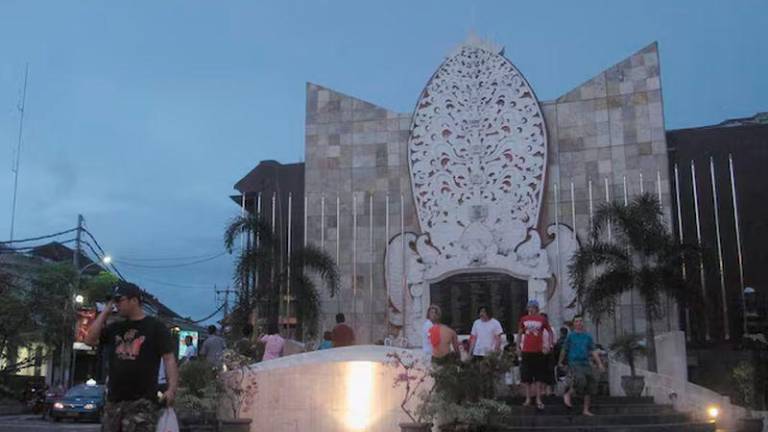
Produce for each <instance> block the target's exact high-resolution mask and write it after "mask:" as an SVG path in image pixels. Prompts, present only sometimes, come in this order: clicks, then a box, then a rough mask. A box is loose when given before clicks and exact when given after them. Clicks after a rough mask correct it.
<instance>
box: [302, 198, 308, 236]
mask: <svg viewBox="0 0 768 432" xmlns="http://www.w3.org/2000/svg"><path fill="white" fill-rule="evenodd" d="M307 198H308V197H307V196H306V195H304V243H303V245H304V247H307Z"/></svg>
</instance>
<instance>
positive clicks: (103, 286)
mask: <svg viewBox="0 0 768 432" xmlns="http://www.w3.org/2000/svg"><path fill="white" fill-rule="evenodd" d="M119 280H120V279H119V278H118V277H117V276H115V275H114V274H112V273H110V272H108V271H102V272H100V273H99V274H97V275H96V276H91V277H88V278H82V279H81V280H80V292H79V293H78V294H82V295H83V298H84V299H85V304H86V305H89V306H93V305H94V304H95V303H97V302H104V301H105V300H106V298H107V296H108V295H109V294H110V293H111V292H112V288H113V287H114V286H115V285H116V284H117V282H118V281H119Z"/></svg>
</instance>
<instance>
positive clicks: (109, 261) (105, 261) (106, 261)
mask: <svg viewBox="0 0 768 432" xmlns="http://www.w3.org/2000/svg"><path fill="white" fill-rule="evenodd" d="M101 262H103V263H104V264H109V263H111V262H112V257H111V256H109V255H107V256H105V257H104V258H102V259H101Z"/></svg>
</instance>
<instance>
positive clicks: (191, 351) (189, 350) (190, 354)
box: [181, 336, 197, 362]
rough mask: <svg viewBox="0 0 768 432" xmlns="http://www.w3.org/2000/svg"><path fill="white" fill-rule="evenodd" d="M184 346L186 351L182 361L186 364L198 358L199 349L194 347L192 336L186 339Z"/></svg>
mask: <svg viewBox="0 0 768 432" xmlns="http://www.w3.org/2000/svg"><path fill="white" fill-rule="evenodd" d="M184 345H185V346H186V349H185V351H184V357H183V358H182V359H181V360H182V361H184V362H188V361H191V360H194V359H196V358H197V347H195V345H194V339H192V336H187V337H185V338H184Z"/></svg>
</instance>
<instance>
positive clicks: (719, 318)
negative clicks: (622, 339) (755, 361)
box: [667, 113, 768, 344]
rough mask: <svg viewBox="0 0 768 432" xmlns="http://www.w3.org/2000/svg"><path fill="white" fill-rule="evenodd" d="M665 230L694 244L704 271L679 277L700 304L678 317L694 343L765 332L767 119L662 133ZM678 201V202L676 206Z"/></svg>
mask: <svg viewBox="0 0 768 432" xmlns="http://www.w3.org/2000/svg"><path fill="white" fill-rule="evenodd" d="M667 143H668V147H669V155H670V158H669V159H670V164H671V167H670V173H672V175H671V176H670V177H671V179H672V182H671V183H672V197H673V202H674V206H673V208H674V209H675V212H673V214H672V217H673V229H674V230H675V232H676V234H678V236H680V235H681V236H682V239H683V241H685V242H688V243H698V242H699V240H700V242H701V245H702V246H703V248H704V250H705V254H706V259H705V260H704V265H703V266H700V265H699V263H691V265H690V267H689V268H687V269H686V270H687V276H688V277H691V278H697V279H698V281H697V282H699V283H701V285H702V287H701V290H702V300H703V302H702V306H701V307H699V308H694V309H695V310H694V311H692V312H691V313H690V314H689V317H690V318H689V319H686V318H685V316H686V314H685V313H683V314H681V317H682V318H681V321H685V322H682V323H681V324H682V326H683V328H686V330H687V332H688V335H689V337H690V341H691V342H693V343H694V344H697V343H703V344H706V343H707V342H714V343H717V342H725V341H739V340H740V339H741V337H742V335H743V334H744V331H745V330H747V331H748V332H749V333H759V332H763V333H764V332H765V330H766V324H768V322H767V321H766V312H767V311H766V304H767V303H768V302H767V300H768V266H766V263H768V249H767V248H766V244H768V203H766V201H765V192H764V190H765V187H766V185H768V181H766V178H768V177H766V169H767V168H768V115H766V114H765V113H764V114H758V115H756V116H754V117H751V118H745V119H734V120H728V121H725V122H723V123H721V124H718V125H713V126H705V127H698V128H690V129H680V130H673V131H668V132H667ZM678 199H679V201H678Z"/></svg>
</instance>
